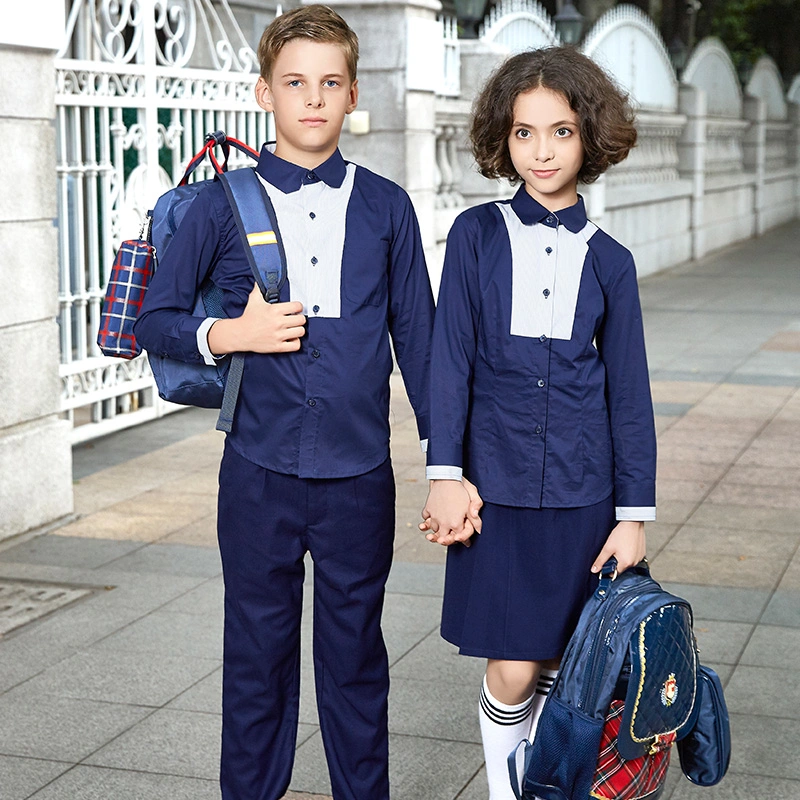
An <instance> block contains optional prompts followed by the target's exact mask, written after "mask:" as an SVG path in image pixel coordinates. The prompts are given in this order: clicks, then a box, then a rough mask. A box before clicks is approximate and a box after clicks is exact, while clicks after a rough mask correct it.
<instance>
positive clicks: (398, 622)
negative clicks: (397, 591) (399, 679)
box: [382, 594, 442, 664]
mask: <svg viewBox="0 0 800 800" xmlns="http://www.w3.org/2000/svg"><path fill="white" fill-rule="evenodd" d="M441 605H442V602H441V600H440V598H438V597H431V596H430V595H413V594H406V595H393V596H392V598H391V601H390V602H388V603H387V604H386V606H385V609H384V612H383V624H382V627H383V636H384V639H385V640H386V649H387V651H388V653H389V663H390V664H394V663H395V662H396V661H398V660H399V659H400V658H402V657H403V656H404V655H405V654H406V653H408V652H409V651H410V650H412V649H413V648H414V647H415V646H416V645H417V644H418V643H419V642H420V641H422V640H423V639H424V638H425V637H426V636H428V635H429V634H430V633H432V632H433V631H438V629H439V618H440V615H441Z"/></svg>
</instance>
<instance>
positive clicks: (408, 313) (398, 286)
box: [389, 191, 434, 448]
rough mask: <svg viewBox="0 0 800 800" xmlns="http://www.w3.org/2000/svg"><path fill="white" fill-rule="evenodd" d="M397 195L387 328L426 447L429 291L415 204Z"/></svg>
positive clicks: (428, 423) (430, 301) (401, 194)
mask: <svg viewBox="0 0 800 800" xmlns="http://www.w3.org/2000/svg"><path fill="white" fill-rule="evenodd" d="M399 197H400V199H399V202H398V203H397V204H396V206H395V208H394V210H393V212H394V213H393V215H392V229H393V236H392V241H391V245H390V250H389V330H390V332H391V335H392V343H393V345H394V352H395V356H396V357H397V363H398V365H399V366H400V372H401V373H402V375H403V382H404V383H405V386H406V391H407V392H408V399H409V401H410V402H411V406H412V408H413V409H414V414H415V415H416V418H417V429H418V430H419V437H420V439H421V440H422V442H423V448H424V447H425V440H426V439H427V438H428V431H429V428H430V414H429V380H430V345H431V332H432V329H433V311H434V306H433V295H432V293H431V284H430V279H429V278H428V268H427V265H426V263H425V253H424V251H423V249H422V239H421V237H420V232H419V224H418V222H417V216H416V213H415V212H414V207H413V206H412V204H411V200H410V198H409V197H408V195H407V194H406V193H405V192H403V191H400V192H399Z"/></svg>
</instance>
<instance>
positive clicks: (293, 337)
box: [208, 286, 306, 355]
mask: <svg viewBox="0 0 800 800" xmlns="http://www.w3.org/2000/svg"><path fill="white" fill-rule="evenodd" d="M302 311H303V305H302V303H298V302H297V301H296V300H295V301H292V302H289V303H267V302H266V301H265V300H264V298H263V296H262V294H261V291H260V289H259V288H258V286H253V291H252V292H250V297H249V298H248V299H247V306H246V307H245V309H244V313H243V314H242V316H241V317H236V318H234V319H220V320H218V321H217V322H215V323H214V324H213V325H212V326H211V329H210V330H209V332H208V346H209V348H210V349H211V352H212V353H214V354H215V355H222V354H224V353H242V352H249V353H291V352H293V351H295V350H299V349H300V339H301V338H302V337H303V336H304V335H305V332H306V329H305V327H304V326H305V324H306V318H305V316H304V315H303V314H302Z"/></svg>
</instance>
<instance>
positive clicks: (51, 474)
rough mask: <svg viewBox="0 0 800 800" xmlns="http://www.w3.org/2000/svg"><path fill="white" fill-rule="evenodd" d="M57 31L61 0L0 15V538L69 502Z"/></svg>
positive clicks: (43, 0)
mask: <svg viewBox="0 0 800 800" xmlns="http://www.w3.org/2000/svg"><path fill="white" fill-rule="evenodd" d="M63 37H64V3H63V2H62V1H61V0H31V2H29V3H28V4H27V5H26V6H25V10H24V11H22V12H18V13H15V14H9V15H6V16H5V17H4V20H3V24H2V25H0V137H2V140H3V141H4V142H5V143H6V150H7V161H8V163H9V164H10V169H12V172H11V173H9V180H8V181H7V182H6V191H4V192H2V193H0V253H2V256H3V266H2V269H0V539H4V538H7V537H9V536H13V535H14V534H18V533H22V532H24V531H27V530H30V529H33V528H37V527H40V526H42V525H46V524H47V523H50V522H53V521H55V520H57V519H59V518H61V517H64V516H65V515H67V514H69V513H70V512H71V511H72V452H71V448H70V439H69V432H70V425H69V423H68V422H66V421H64V420H61V419H59V375H58V368H59V362H60V357H59V344H58V341H59V340H58V327H57V324H56V314H57V311H58V243H57V236H56V234H57V229H56V226H55V217H56V213H57V212H56V147H55V128H54V124H53V123H54V120H55V66H54V57H55V52H56V50H57V49H58V47H59V46H60V44H61V40H62V39H63ZM15 176H16V177H15ZM11 181H13V190H12V188H11V187H12V184H11Z"/></svg>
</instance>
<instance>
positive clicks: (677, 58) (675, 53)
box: [668, 35, 689, 78]
mask: <svg viewBox="0 0 800 800" xmlns="http://www.w3.org/2000/svg"><path fill="white" fill-rule="evenodd" d="M668 52H669V60H670V61H671V62H672V66H673V68H674V69H675V73H676V74H677V76H678V77H679V78H680V76H681V73H682V72H683V68H684V67H685V66H686V62H687V61H688V59H689V48H688V47H687V46H686V45H685V44H684V43H683V39H681V37H680V36H677V35H676V36H675V38H674V39H673V40H672V43H671V44H670V46H669V48H668Z"/></svg>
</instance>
